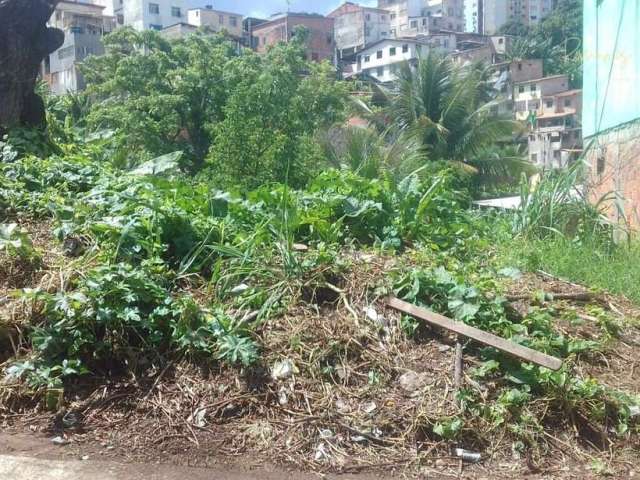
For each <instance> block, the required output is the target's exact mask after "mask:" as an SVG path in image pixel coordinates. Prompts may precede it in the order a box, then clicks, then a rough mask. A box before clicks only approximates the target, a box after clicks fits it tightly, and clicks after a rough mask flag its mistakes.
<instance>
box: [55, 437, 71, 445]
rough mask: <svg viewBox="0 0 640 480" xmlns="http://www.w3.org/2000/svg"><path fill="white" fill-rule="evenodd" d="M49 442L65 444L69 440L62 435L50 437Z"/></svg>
mask: <svg viewBox="0 0 640 480" xmlns="http://www.w3.org/2000/svg"><path fill="white" fill-rule="evenodd" d="M51 443H53V444H54V445H66V444H67V443H69V440H67V439H66V438H64V437H61V436H57V437H53V438H52V439H51Z"/></svg>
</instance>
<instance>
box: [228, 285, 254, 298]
mask: <svg viewBox="0 0 640 480" xmlns="http://www.w3.org/2000/svg"><path fill="white" fill-rule="evenodd" d="M249 288H250V287H249V285H247V284H246V283H241V284H240V285H237V286H235V287H233V288H232V289H231V294H232V295H240V294H241V293H244V292H246V291H247V290H249Z"/></svg>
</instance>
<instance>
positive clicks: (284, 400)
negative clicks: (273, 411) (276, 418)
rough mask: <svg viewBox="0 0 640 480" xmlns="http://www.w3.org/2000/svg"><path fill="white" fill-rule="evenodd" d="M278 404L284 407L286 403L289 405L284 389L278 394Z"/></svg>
mask: <svg viewBox="0 0 640 480" xmlns="http://www.w3.org/2000/svg"><path fill="white" fill-rule="evenodd" d="M278 403H279V404H280V406H282V407H284V406H285V405H286V404H287V403H289V398H288V397H287V391H286V390H285V389H284V388H281V389H280V391H279V392H278Z"/></svg>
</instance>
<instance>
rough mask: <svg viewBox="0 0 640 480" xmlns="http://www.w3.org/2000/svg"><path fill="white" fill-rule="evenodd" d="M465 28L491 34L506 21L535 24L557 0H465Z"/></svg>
mask: <svg viewBox="0 0 640 480" xmlns="http://www.w3.org/2000/svg"><path fill="white" fill-rule="evenodd" d="M465 1H466V5H465V11H466V12H467V18H466V21H467V28H472V29H473V30H472V31H475V32H478V33H484V34H487V35H493V34H496V33H498V32H499V31H500V28H501V27H502V26H504V25H505V24H506V23H508V22H518V23H521V24H523V25H527V26H532V25H536V24H537V23H539V22H540V20H542V19H543V18H545V17H546V16H547V15H549V13H551V11H552V10H553V8H554V7H555V4H556V1H557V0H465Z"/></svg>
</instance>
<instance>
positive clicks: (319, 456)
mask: <svg viewBox="0 0 640 480" xmlns="http://www.w3.org/2000/svg"><path fill="white" fill-rule="evenodd" d="M313 458H314V459H315V461H316V462H320V461H322V460H329V458H330V456H329V453H327V449H326V447H325V446H324V442H320V443H319V444H318V446H317V447H316V453H315V455H314V457H313Z"/></svg>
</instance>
